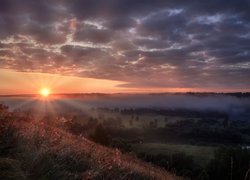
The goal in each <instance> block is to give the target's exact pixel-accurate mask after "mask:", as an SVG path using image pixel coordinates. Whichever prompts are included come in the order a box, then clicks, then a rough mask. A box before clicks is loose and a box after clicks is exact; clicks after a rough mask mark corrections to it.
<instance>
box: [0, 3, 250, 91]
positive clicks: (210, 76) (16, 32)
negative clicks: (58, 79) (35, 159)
mask: <svg viewBox="0 0 250 180" xmlns="http://www.w3.org/2000/svg"><path fill="white" fill-rule="evenodd" d="M249 9H250V1H249V0H238V1H234V0H219V1H217V0H211V1H207V2H201V1H198V0H196V1H195V0H191V1H184V0H181V1H174V0H169V1H162V0H137V1H134V0H107V1H100V0H84V1H82V0H71V1H68V0H39V1H34V0H22V1H20V0H1V1H0V68H7V69H14V70H17V71H25V72H46V73H57V74H63V75H74V76H80V77H92V78H100V79H110V80H120V81H124V82H126V83H125V84H123V85H121V86H123V87H135V88H138V87H149V88H152V87H154V88H155V87H159V88H161V87H162V88H168V87H169V88H204V89H206V88H212V89H218V90H219V89H242V90H249V89H250V81H249V77H250V11H249Z"/></svg>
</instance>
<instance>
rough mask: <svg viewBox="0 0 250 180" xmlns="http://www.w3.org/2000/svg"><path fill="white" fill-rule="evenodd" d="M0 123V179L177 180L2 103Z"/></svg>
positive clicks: (115, 150)
mask: <svg viewBox="0 0 250 180" xmlns="http://www.w3.org/2000/svg"><path fill="white" fill-rule="evenodd" d="M0 123H1V126H0V154H1V156H0V172H1V173H0V179H18V180H21V179H65V180H66V179H72V180H78V179H79V180H80V179H173V180H175V179H181V178H179V177H176V176H175V175H173V174H171V173H168V172H167V171H165V170H162V169H160V168H158V167H155V166H152V165H151V164H147V163H145V162H142V161H140V160H138V159H137V158H136V157H135V156H133V155H129V154H122V153H121V152H120V151H119V150H117V149H111V148H107V147H104V146H101V145H98V144H96V143H94V142H92V141H89V140H88V139H86V138H84V137H78V136H75V135H72V134H70V133H68V132H66V131H64V130H62V129H60V128H58V127H55V126H52V125H50V126H49V125H47V124H44V123H42V122H34V121H33V120H32V119H29V118H25V117H21V116H18V115H17V114H14V113H10V112H8V110H7V108H6V107H4V106H1V107H0Z"/></svg>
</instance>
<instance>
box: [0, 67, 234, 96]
mask: <svg viewBox="0 0 250 180" xmlns="http://www.w3.org/2000/svg"><path fill="white" fill-rule="evenodd" d="M0 72H1V76H0V82H1V83H0V95H14V94H39V95H41V89H38V88H39V87H43V88H47V89H48V91H49V93H43V94H48V95H49V94H52V93H53V94H63V93H68V94H70V93H107V94H109V93H111V94H112V93H163V92H170V93H171V92H230V91H231V92H233V91H237V89H232V90H230V91H229V90H225V89H219V90H218V89H195V88H148V87H146V88H143V87H141V88H136V87H119V85H121V84H125V83H126V82H122V81H113V80H107V79H95V78H83V77H75V76H63V75H58V74H48V73H34V72H16V71H13V70H7V69H0ZM50 90H53V92H50ZM48 95H45V96H48Z"/></svg>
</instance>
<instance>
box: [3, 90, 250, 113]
mask: <svg viewBox="0 0 250 180" xmlns="http://www.w3.org/2000/svg"><path fill="white" fill-rule="evenodd" d="M48 101H49V100H48ZM52 102H53V103H56V104H61V105H63V104H64V105H68V106H70V105H72V106H75V107H77V108H78V109H81V107H110V108H163V109H191V110H216V111H232V110H237V111H241V110H242V109H249V107H250V98H249V97H245V98H239V97H236V96H230V95H189V94H159V95H107V96H95V97H92V96H91V95H89V97H82V98H61V99H53V100H51V103H52ZM0 103H4V104H6V105H8V106H10V108H11V109H15V108H28V107H29V106H33V105H34V103H38V104H39V103H44V102H43V101H40V100H38V99H35V100H34V99H31V98H20V97H19V98H14V97H12V98H9V97H8V98H7V97H1V98H0Z"/></svg>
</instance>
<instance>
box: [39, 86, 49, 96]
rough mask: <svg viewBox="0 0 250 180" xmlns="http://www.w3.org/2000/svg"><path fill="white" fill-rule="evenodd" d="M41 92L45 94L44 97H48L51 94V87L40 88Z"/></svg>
mask: <svg viewBox="0 0 250 180" xmlns="http://www.w3.org/2000/svg"><path fill="white" fill-rule="evenodd" d="M40 94H41V95H42V96H43V97H48V96H49V95H50V89H48V88H42V89H41V90H40Z"/></svg>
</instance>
